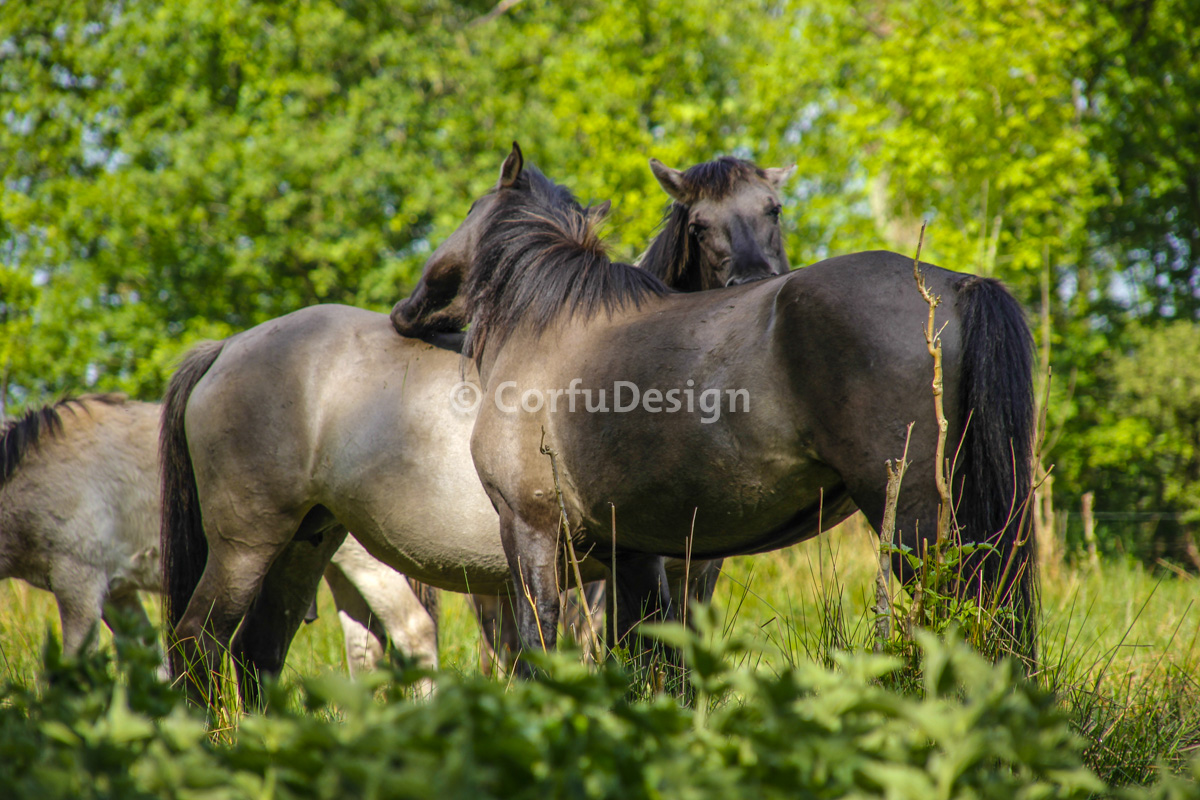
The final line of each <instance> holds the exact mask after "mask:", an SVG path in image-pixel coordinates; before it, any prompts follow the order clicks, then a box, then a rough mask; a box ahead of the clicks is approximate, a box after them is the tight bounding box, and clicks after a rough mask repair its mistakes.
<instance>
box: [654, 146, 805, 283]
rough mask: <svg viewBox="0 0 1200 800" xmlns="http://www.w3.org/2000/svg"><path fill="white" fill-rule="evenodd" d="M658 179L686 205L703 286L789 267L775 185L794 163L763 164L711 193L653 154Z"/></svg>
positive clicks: (764, 275)
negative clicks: (755, 171) (774, 166)
mask: <svg viewBox="0 0 1200 800" xmlns="http://www.w3.org/2000/svg"><path fill="white" fill-rule="evenodd" d="M650 167H651V169H652V170H653V171H654V175H655V177H656V178H658V182H659V184H660V185H661V186H662V187H663V189H665V190H666V192H667V194H669V195H671V197H672V198H673V199H674V200H675V202H676V203H679V204H680V205H682V206H684V207H685V208H686V209H687V213H688V219H687V235H688V238H689V242H688V246H689V249H691V248H696V249H697V250H698V251H699V253H700V256H701V257H700V259H699V262H700V270H701V281H700V282H701V288H704V289H715V288H719V287H721V286H737V285H738V284H742V283H748V282H750V281H756V280H760V279H762V278H769V277H771V276H773V275H783V274H784V273H786V272H787V271H788V270H789V268H790V267H789V264H788V257H787V252H786V251H785V250H784V247H783V233H782V231H781V230H780V226H779V214H780V212H781V210H782V204H781V203H780V199H779V187H780V186H782V185H783V182H784V181H786V180H787V178H788V177H789V176H790V175H791V174H792V171H793V170H794V169H795V168H794V167H790V168H786V169H766V170H761V171H760V173H759V174H753V175H748V176H747V177H745V178H743V179H739V180H737V181H734V182H733V185H732V186H731V187H729V189H728V191H725V192H722V193H719V194H718V193H713V192H711V191H706V190H705V189H704V188H703V187H700V186H695V185H693V183H692V182H691V181H690V180H689V179H688V177H687V175H686V174H685V173H683V172H681V171H679V170H675V169H671V168H669V167H666V166H664V165H663V164H661V163H660V162H658V161H656V160H653V159H651V162H650Z"/></svg>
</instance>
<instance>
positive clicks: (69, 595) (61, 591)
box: [50, 562, 108, 656]
mask: <svg viewBox="0 0 1200 800" xmlns="http://www.w3.org/2000/svg"><path fill="white" fill-rule="evenodd" d="M50 589H51V591H53V592H54V599H55V601H56V602H57V603H58V615H59V619H60V620H61V621H62V637H63V652H64V653H65V654H67V655H69V656H75V655H78V654H79V651H80V650H81V649H83V646H84V644H85V643H86V642H87V641H88V636H89V635H91V634H92V633H93V632H94V631H95V630H96V627H97V624H98V623H99V622H100V616H101V611H102V609H103V607H104V597H105V595H106V594H107V593H108V580H107V579H106V578H105V576H104V574H103V573H101V572H100V571H99V570H96V569H95V568H89V567H86V566H83V565H80V564H76V563H74V562H62V563H59V564H56V565H55V566H54V568H53V569H52V570H51V573H50ZM93 643H94V640H93Z"/></svg>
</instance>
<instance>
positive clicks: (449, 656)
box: [0, 517, 1200, 786]
mask: <svg viewBox="0 0 1200 800" xmlns="http://www.w3.org/2000/svg"><path fill="white" fill-rule="evenodd" d="M876 546H877V540H876V539H875V537H874V535H873V534H872V533H871V532H870V530H869V528H867V526H866V525H865V523H864V522H862V520H861V518H859V517H855V518H852V519H851V520H850V521H848V522H847V523H846V524H843V525H842V526H840V527H838V528H837V529H835V530H833V531H831V532H830V533H828V534H826V535H824V536H822V537H820V538H818V539H815V540H813V541H811V542H808V543H805V544H803V545H800V546H798V547H793V548H789V549H787V550H783V551H778V552H775V553H770V554H765V555H760V556H753V557H741V558H733V559H729V560H728V561H727V562H726V567H725V571H724V576H723V577H722V579H721V582H720V583H719V584H718V588H717V592H716V595H715V596H714V598H713V607H714V611H715V613H716V615H717V618H718V620H719V621H720V625H719V626H718V628H717V629H716V630H715V631H714V632H713V633H711V634H710V636H720V637H727V638H731V639H738V640H749V641H752V642H755V643H756V645H757V646H756V647H755V648H752V649H750V650H747V651H745V652H743V653H741V654H740V655H739V656H738V658H740V659H741V662H742V665H743V666H748V667H753V668H755V669H757V670H765V671H767V673H769V674H782V673H783V672H784V671H786V670H788V669H790V668H793V667H795V666H797V665H801V664H805V663H813V662H815V663H817V664H820V665H824V666H833V665H835V664H836V663H838V656H837V653H839V652H841V651H847V650H849V651H868V650H870V649H871V647H872V643H873V636H874V618H873V614H872V611H871V608H872V606H873V604H874V580H875V564H876V562H875V553H876V551H875V547H876ZM1197 600H1200V581H1198V580H1196V579H1194V578H1189V577H1181V576H1179V575H1176V574H1173V573H1164V574H1160V573H1157V572H1154V571H1151V570H1148V569H1146V568H1145V567H1143V566H1142V565H1140V564H1137V563H1133V562H1116V561H1108V562H1101V565H1100V567H1099V569H1093V568H1091V567H1089V566H1087V565H1086V564H1080V565H1073V564H1070V563H1066V564H1059V565H1051V566H1050V568H1048V569H1045V570H1044V571H1043V602H1044V612H1045V619H1044V624H1043V626H1042V630H1041V642H1040V651H1041V653H1042V661H1041V669H1040V672H1039V674H1038V676H1037V679H1038V681H1039V682H1040V683H1041V684H1042V685H1043V686H1044V687H1046V688H1049V689H1051V690H1052V691H1054V692H1055V693H1056V694H1057V696H1058V698H1059V702H1060V704H1061V706H1062V708H1063V710H1064V711H1065V713H1066V714H1067V715H1068V716H1069V718H1070V719H1071V721H1072V724H1073V726H1074V728H1075V729H1076V731H1078V732H1079V733H1080V734H1081V735H1082V736H1084V738H1085V739H1086V740H1087V742H1088V745H1087V750H1086V759H1087V763H1088V765H1089V766H1090V767H1092V768H1093V769H1094V770H1095V771H1096V772H1097V774H1098V775H1099V776H1100V777H1101V778H1102V779H1103V780H1104V781H1105V782H1106V783H1108V784H1109V785H1118V786H1119V785H1122V784H1127V783H1134V784H1137V783H1146V782H1149V781H1150V780H1152V779H1153V778H1154V776H1155V775H1156V771H1157V770H1158V769H1159V765H1160V764H1166V765H1169V766H1171V767H1177V766H1180V765H1182V764H1184V763H1185V762H1187V761H1188V760H1189V759H1190V758H1191V757H1192V756H1194V755H1195V754H1196V753H1197V752H1198V750H1200V686H1198V683H1197V681H1198V676H1200V604H1198V603H1197ZM145 605H146V610H147V612H148V614H149V615H150V616H151V618H152V619H157V603H156V602H154V601H153V599H151V598H147V602H146V603H145ZM318 608H319V611H320V617H319V619H318V620H317V621H316V622H314V623H313V624H311V625H305V626H302V627H301V629H300V632H299V633H298V635H297V636H296V639H295V641H294V642H293V644H292V647H291V650H290V652H289V655H288V661H287V667H286V668H285V670H284V674H283V676H282V681H281V683H282V688H283V689H284V690H285V691H284V692H283V693H282V695H281V696H287V695H289V691H290V689H291V688H293V687H296V686H298V685H299V684H300V683H302V682H303V681H304V680H305V679H307V678H311V677H319V676H322V675H327V674H341V673H344V672H345V670H346V665H345V656H344V651H343V648H342V637H341V629H340V626H339V625H338V621H337V613H336V609H335V608H334V605H333V602H332V598H331V596H330V595H329V592H328V590H327V589H326V588H325V587H324V586H322V588H321V591H320V594H319V596H318ZM441 608H442V612H441V626H440V631H441V642H440V661H441V668H442V669H443V670H446V671H449V672H453V673H455V674H457V675H459V676H460V677H467V678H470V677H473V676H476V675H477V674H478V673H479V672H480V666H479V664H480V662H479V638H480V635H479V631H478V627H477V626H476V624H475V621H474V615H473V612H472V610H471V607H470V604H469V601H468V599H467V598H466V597H465V596H462V595H454V594H450V593H445V594H444V595H443V600H442V606H441ZM58 627H59V623H58V614H57V609H56V607H55V605H54V602H53V598H52V597H51V596H50V595H49V594H47V593H45V592H40V591H38V590H36V589H32V588H30V587H29V586H27V585H25V584H22V583H18V582H16V581H6V582H3V583H0V682H16V683H20V684H25V685H28V686H31V687H32V686H35V685H37V683H38V681H39V673H40V669H41V664H42V657H41V650H42V647H43V644H44V641H45V637H46V635H47V633H50V634H51V635H53V636H55V637H58V636H59V635H60V634H59V630H58ZM99 646H100V647H102V648H103V647H111V637H110V636H109V634H108V632H107V631H102V632H101V633H100V636H99ZM899 688H900V689H905V688H906V687H905V686H904V685H900V686H899ZM907 688H908V689H909V690H912V691H919V681H917V680H913V681H910V682H909V683H908V686H907ZM229 724H230V730H232V728H233V726H234V725H235V724H236V720H230V721H229ZM230 735H235V734H234V733H230Z"/></svg>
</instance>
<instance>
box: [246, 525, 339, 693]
mask: <svg viewBox="0 0 1200 800" xmlns="http://www.w3.org/2000/svg"><path fill="white" fill-rule="evenodd" d="M345 538H346V529H345V528H343V527H342V526H341V525H340V524H339V523H338V522H337V521H336V520H334V519H333V517H332V516H331V515H330V514H329V512H327V511H326V510H325V509H323V508H315V509H313V510H312V511H311V512H309V514H308V516H306V517H305V519H304V521H303V523H301V525H300V529H299V531H298V532H297V534H296V537H295V540H294V541H291V542H289V543H288V544H287V545H286V546H285V547H284V548H283V550H282V552H280V554H279V555H278V556H277V557H276V558H275V559H274V561H273V562H272V563H271V565H270V568H269V569H268V571H267V573H266V575H265V576H264V578H263V580H262V584H261V586H260V588H259V591H258V593H257V596H256V597H255V598H254V601H253V602H252V603H251V604H250V607H249V608H248V609H247V612H246V615H245V619H244V620H243V621H242V625H241V627H240V628H239V629H238V631H237V635H236V637H235V638H234V640H233V643H232V647H231V648H230V655H231V658H232V661H233V664H234V669H235V670H236V672H237V678H238V689H239V691H240V693H241V697H242V704H243V706H244V707H245V708H247V709H257V708H261V707H262V705H263V699H262V677H263V676H264V675H269V676H271V677H275V676H277V675H278V674H279V673H280V671H281V670H282V669H283V663H284V660H285V658H286V657H287V651H288V648H289V647H290V646H291V643H292V639H293V638H294V637H295V636H296V631H297V630H299V629H300V625H301V623H303V621H304V616H305V613H306V612H307V610H308V608H309V606H310V605H311V604H312V601H313V598H314V597H316V594H317V588H318V586H320V583H321V577H322V576H323V575H324V573H325V567H326V566H327V565H328V564H329V561H330V559H331V558H332V557H333V554H334V552H336V551H337V549H338V547H340V546H341V544H342V541H343V540H344V539H345Z"/></svg>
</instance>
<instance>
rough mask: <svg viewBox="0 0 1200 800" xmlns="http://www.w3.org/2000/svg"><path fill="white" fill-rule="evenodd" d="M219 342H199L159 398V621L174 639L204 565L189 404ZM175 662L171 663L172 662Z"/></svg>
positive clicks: (205, 555)
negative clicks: (186, 424) (188, 428)
mask: <svg viewBox="0 0 1200 800" xmlns="http://www.w3.org/2000/svg"><path fill="white" fill-rule="evenodd" d="M224 346H225V342H224V341H219V342H203V343H201V344H199V345H197V346H196V347H194V348H192V350H191V351H190V352H189V353H188V354H187V355H186V356H185V357H184V359H183V362H182V363H181V364H180V365H179V369H177V370H176V371H175V374H174V375H173V376H172V377H171V382H170V383H169V384H167V393H166V396H165V397H164V398H163V409H162V429H161V431H160V433H159V442H158V451H159V461H160V463H161V467H160V468H161V470H162V541H161V542H160V544H161V548H160V549H161V552H162V576H163V619H165V620H166V621H167V638H168V642H169V643H170V644H174V641H173V635H174V631H175V628H176V626H177V625H178V624H179V620H180V619H181V618H182V617H183V612H184V610H185V609H187V605H188V602H189V601H190V600H191V599H192V593H193V592H194V591H195V590H196V585H197V584H198V583H200V576H201V575H203V574H204V565H205V563H206V562H207V561H208V541H207V540H206V539H205V538H204V525H203V522H202V520H201V517H200V495H199V492H198V491H197V489H196V473H195V470H194V469H193V468H192V457H191V453H190V452H189V449H188V442H187V435H186V432H185V430H184V421H185V412H186V411H187V404H188V399H189V398H190V397H191V395H192V390H193V389H195V388H196V384H197V383H199V382H200V379H201V378H203V377H204V374H205V373H206V372H208V369H209V367H211V366H212V365H213V362H214V361H216V360H217V356H219V355H220V354H221V349H222V348H223V347H224ZM172 661H174V659H172Z"/></svg>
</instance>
